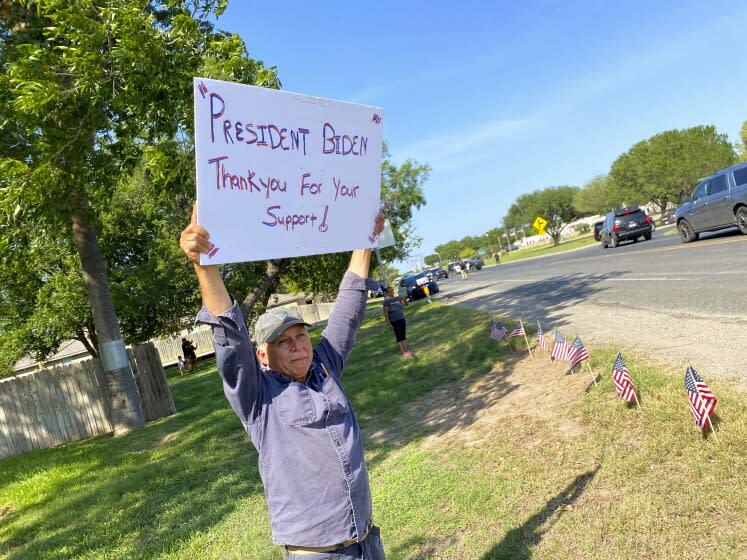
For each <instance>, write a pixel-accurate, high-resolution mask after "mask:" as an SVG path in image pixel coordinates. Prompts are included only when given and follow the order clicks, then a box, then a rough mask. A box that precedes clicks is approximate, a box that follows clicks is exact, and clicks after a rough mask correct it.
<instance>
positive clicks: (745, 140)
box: [738, 121, 747, 161]
mask: <svg viewBox="0 0 747 560" xmlns="http://www.w3.org/2000/svg"><path fill="white" fill-rule="evenodd" d="M739 137H740V138H741V140H742V142H741V143H740V144H739V146H738V149H739V161H747V121H744V122H743V123H742V130H740V131H739Z"/></svg>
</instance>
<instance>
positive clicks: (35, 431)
mask: <svg viewBox="0 0 747 560" xmlns="http://www.w3.org/2000/svg"><path fill="white" fill-rule="evenodd" d="M127 354H128V357H129V361H130V366H131V368H132V373H133V375H134V377H135V385H136V387H137V390H138V395H139V396H140V404H141V407H142V409H143V415H144V416H145V421H146V422H148V421H151V420H155V419H156V418H161V417H163V416H168V415H170V414H174V413H175V412H176V408H175V407H174V401H173V400H172V398H171V392H170V390H169V387H168V384H167V382H166V375H165V374H164V372H163V367H161V361H160V359H159V356H158V352H157V350H156V348H155V347H154V346H153V344H150V343H149V344H145V345H143V346H138V347H134V348H128V349H127ZM109 415H110V405H109V399H108V397H107V393H106V381H105V378H104V372H103V371H102V369H101V365H100V362H99V361H98V360H94V359H88V360H83V361H79V362H75V363H72V364H67V365H63V366H56V367H53V368H49V369H44V370H40V371H37V372H34V373H26V374H22V375H18V376H16V377H10V378H7V379H2V380H0V459H1V458H3V457H9V456H11V455H19V454H21V453H26V452H28V451H32V450H34V449H44V448H47V447H53V446H55V445H61V444H63V443H67V442H70V441H76V440H79V439H85V438H89V437H92V436H97V435H102V434H108V433H111V432H112V431H113V430H112V427H111V424H110V422H109Z"/></svg>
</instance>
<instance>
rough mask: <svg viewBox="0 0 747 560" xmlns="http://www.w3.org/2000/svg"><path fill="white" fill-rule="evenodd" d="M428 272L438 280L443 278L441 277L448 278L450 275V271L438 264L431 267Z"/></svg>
mask: <svg viewBox="0 0 747 560" xmlns="http://www.w3.org/2000/svg"><path fill="white" fill-rule="evenodd" d="M428 272H430V273H431V274H432V275H433V278H435V279H436V280H441V278H448V277H449V273H448V271H446V270H444V269H443V268H441V267H440V266H436V267H434V268H431V269H429V270H428Z"/></svg>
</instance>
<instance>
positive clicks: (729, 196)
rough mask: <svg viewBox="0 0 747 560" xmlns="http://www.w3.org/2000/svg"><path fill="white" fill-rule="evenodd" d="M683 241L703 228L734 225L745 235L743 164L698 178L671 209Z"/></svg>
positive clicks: (746, 172)
mask: <svg viewBox="0 0 747 560" xmlns="http://www.w3.org/2000/svg"><path fill="white" fill-rule="evenodd" d="M674 220H675V223H676V224H677V230H678V231H679V233H680V237H681V238H682V242H683V243H690V242H691V241H695V240H697V239H698V237H699V236H700V234H701V233H702V232H704V231H715V230H719V229H724V228H729V227H734V226H737V227H738V228H739V231H741V232H742V233H743V234H746V235H747V163H740V164H737V165H734V166H732V167H727V168H726V169H722V170H720V171H718V172H716V173H715V174H714V175H713V176H711V177H708V178H706V179H704V180H703V181H701V182H700V183H699V184H698V186H696V187H695V189H694V190H693V192H692V194H690V195H689V196H687V197H685V202H684V203H683V204H682V205H681V206H679V207H678V208H677V210H675V212H674Z"/></svg>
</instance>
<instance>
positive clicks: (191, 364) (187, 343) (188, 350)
mask: <svg viewBox="0 0 747 560" xmlns="http://www.w3.org/2000/svg"><path fill="white" fill-rule="evenodd" d="M195 350H196V348H195V346H194V344H192V341H191V340H187V338H186V337H184V336H183V337H182V352H184V359H185V361H186V362H187V369H188V370H189V371H194V370H195V368H196V367H197V354H196V353H195Z"/></svg>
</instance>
